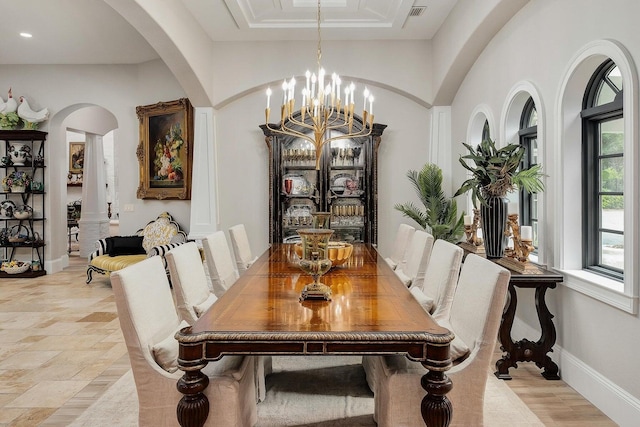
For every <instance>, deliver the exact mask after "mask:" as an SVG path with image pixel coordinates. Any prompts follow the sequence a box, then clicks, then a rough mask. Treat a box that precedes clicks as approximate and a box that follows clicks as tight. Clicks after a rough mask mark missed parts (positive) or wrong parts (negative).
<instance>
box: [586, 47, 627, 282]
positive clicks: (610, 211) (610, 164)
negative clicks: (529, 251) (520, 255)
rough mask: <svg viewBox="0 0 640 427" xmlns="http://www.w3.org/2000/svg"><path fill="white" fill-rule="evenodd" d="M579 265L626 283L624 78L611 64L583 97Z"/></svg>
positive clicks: (599, 71) (609, 62)
mask: <svg viewBox="0 0 640 427" xmlns="http://www.w3.org/2000/svg"><path fill="white" fill-rule="evenodd" d="M581 117H582V129H583V132H582V170H583V174H582V187H583V198H582V200H583V209H582V214H583V218H582V219H583V221H582V224H583V230H582V233H583V242H585V243H584V244H583V254H582V257H583V265H584V268H586V269H588V270H591V271H593V272H595V273H599V274H603V275H606V276H609V277H611V278H614V279H617V280H620V281H622V280H623V279H624V197H625V195H624V174H625V171H624V119H623V87H622V76H621V73H620V70H619V69H618V66H617V65H616V64H615V63H614V62H613V61H612V60H610V59H608V60H606V61H605V62H603V63H602V64H601V65H600V66H599V67H598V68H597V70H596V71H595V73H594V74H593V75H592V77H591V80H590V81H589V84H588V86H587V89H586V91H585V94H584V98H583V109H582V112H581Z"/></svg>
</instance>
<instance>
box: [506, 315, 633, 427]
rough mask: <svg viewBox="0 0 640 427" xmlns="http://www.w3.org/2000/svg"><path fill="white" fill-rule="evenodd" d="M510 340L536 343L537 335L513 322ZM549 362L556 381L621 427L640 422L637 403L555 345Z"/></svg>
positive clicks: (522, 324)
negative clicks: (557, 376) (553, 364)
mask: <svg viewBox="0 0 640 427" xmlns="http://www.w3.org/2000/svg"><path fill="white" fill-rule="evenodd" d="M512 330H513V331H515V333H514V334H513V336H516V337H519V336H523V337H528V338H529V339H533V340H535V339H537V337H539V336H540V331H539V330H535V329H534V328H532V327H531V326H529V325H528V324H526V323H524V322H522V321H520V320H519V319H515V321H514V324H513V328H512ZM550 356H551V359H552V360H553V361H554V362H556V363H557V364H558V366H559V367H560V378H562V380H563V381H564V382H565V383H567V384H568V385H569V386H571V387H572V388H573V389H574V390H576V391H577V392H578V393H580V394H581V395H582V396H583V397H584V398H585V399H587V400H588V401H589V402H591V404H593V405H594V406H595V407H597V408H598V409H600V410H601V411H602V412H603V413H604V414H605V415H606V416H607V417H609V418H611V419H612V420H613V421H614V422H615V423H616V424H618V425H619V426H621V427H627V426H629V427H631V426H637V425H638V420H639V419H640V399H638V398H636V397H635V396H632V395H631V394H629V393H628V392H627V391H626V390H624V389H622V388H620V387H619V386H618V385H617V384H615V383H613V382H612V381H610V380H609V379H608V378H606V377H605V376H603V375H602V374H600V373H599V372H597V371H596V370H594V369H593V368H592V367H591V366H589V365H587V364H586V363H584V362H583V361H582V360H580V359H578V358H577V357H575V356H574V355H572V354H571V353H569V352H567V351H565V350H564V349H563V348H562V347H560V346H558V345H555V346H554V348H553V352H552V353H550Z"/></svg>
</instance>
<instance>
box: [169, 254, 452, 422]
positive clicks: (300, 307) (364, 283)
mask: <svg viewBox="0 0 640 427" xmlns="http://www.w3.org/2000/svg"><path fill="white" fill-rule="evenodd" d="M293 246H294V245H293V244H284V243H283V244H280V243H277V244H272V245H271V246H270V247H269V248H268V249H267V250H266V251H265V252H264V253H263V254H262V255H261V256H260V257H259V258H258V259H257V260H256V261H255V262H254V263H253V264H252V265H251V267H250V268H249V269H248V270H247V271H246V272H244V273H243V274H242V275H241V276H240V278H239V279H238V280H237V281H236V282H235V283H234V284H233V285H232V286H231V287H230V288H229V289H228V290H227V291H226V292H225V294H224V295H222V296H221V297H220V298H219V299H218V300H217V301H216V302H215V303H214V304H213V305H212V306H211V308H210V309H209V310H207V311H206V312H205V313H204V314H203V315H202V316H201V317H200V318H199V319H198V320H197V322H196V323H194V324H193V325H192V326H189V327H186V328H183V329H181V330H180V331H178V332H177V334H176V339H177V340H178V342H179V356H178V366H179V368H180V369H181V370H182V371H184V374H183V376H182V377H181V378H180V379H179V380H178V384H177V388H178V390H179V391H180V392H181V393H182V394H183V397H182V399H180V401H179V402H178V404H177V417H178V422H179V423H180V425H181V426H183V427H186V426H194V427H196V426H202V425H204V423H205V421H206V419H207V417H209V416H215V414H209V402H208V401H207V398H206V396H205V395H204V393H203V391H204V390H205V389H206V387H207V385H208V377H207V376H206V375H205V374H203V373H202V369H203V368H204V367H205V366H206V365H207V363H209V362H213V361H216V360H219V359H220V358H222V357H224V356H226V355H301V356H308V355H318V356H322V355H390V354H403V355H406V356H407V357H408V358H409V359H411V360H414V361H419V362H420V363H422V365H423V366H424V367H425V368H426V369H427V371H426V373H425V375H424V376H422V378H421V379H420V381H421V385H422V388H423V389H424V390H425V396H424V398H423V400H422V404H421V408H411V409H409V410H415V411H421V415H422V419H423V420H424V422H425V424H426V425H427V426H430V427H436V426H437V427H444V426H448V425H449V423H450V421H451V417H452V412H453V407H452V404H451V402H450V400H449V399H448V397H447V396H446V395H447V393H448V392H449V391H450V390H451V388H452V386H453V384H452V382H451V380H450V379H449V378H448V377H447V375H446V371H447V370H448V369H449V368H450V367H451V358H450V353H449V345H450V342H451V340H452V339H453V338H454V335H453V334H452V333H451V332H450V331H449V330H448V329H446V328H443V327H441V326H440V325H438V323H436V321H435V320H433V318H432V317H431V316H430V315H429V314H428V313H427V312H426V311H425V310H424V309H423V308H422V307H421V306H420V305H419V304H418V302H417V301H416V300H415V299H414V297H413V296H412V295H411V293H410V292H409V290H408V289H407V287H406V286H405V285H404V284H403V283H402V282H401V281H400V280H399V279H398V277H397V276H396V274H395V273H394V271H393V270H392V269H391V267H389V265H388V264H387V263H386V262H385V261H384V259H383V258H382V257H381V256H380V254H379V253H378V251H377V249H376V247H375V246H373V245H371V244H365V243H355V244H353V246H354V248H353V253H352V255H351V257H350V258H349V259H348V260H347V262H345V263H344V264H342V265H340V266H335V267H334V268H332V269H331V270H330V271H329V272H328V273H326V274H325V275H323V276H322V277H321V279H320V280H321V282H323V283H324V284H325V285H327V286H329V287H330V288H331V291H332V295H331V300H330V301H324V300H301V299H300V296H301V292H302V289H303V288H304V286H305V285H307V284H309V283H311V282H312V278H311V276H309V275H308V274H306V273H304V272H303V271H302V270H301V269H300V268H299V267H298V265H297V261H298V259H297V255H296V254H295V250H294V247H293Z"/></svg>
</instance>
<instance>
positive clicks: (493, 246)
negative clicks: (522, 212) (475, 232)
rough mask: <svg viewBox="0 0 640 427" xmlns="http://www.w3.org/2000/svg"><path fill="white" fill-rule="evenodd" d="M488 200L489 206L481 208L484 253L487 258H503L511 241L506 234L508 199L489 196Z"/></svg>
mask: <svg viewBox="0 0 640 427" xmlns="http://www.w3.org/2000/svg"><path fill="white" fill-rule="evenodd" d="M486 200H487V205H488V206H485V205H481V206H480V219H481V221H482V238H483V239H484V251H485V253H486V255H487V258H501V257H502V256H503V255H504V248H505V247H506V246H507V242H508V240H509V238H508V237H507V235H506V234H504V231H505V230H506V228H507V199H505V198H504V197H500V196H489V197H487V198H486Z"/></svg>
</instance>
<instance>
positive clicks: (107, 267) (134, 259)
mask: <svg viewBox="0 0 640 427" xmlns="http://www.w3.org/2000/svg"><path fill="white" fill-rule="evenodd" d="M146 258H147V255H146V254H144V255H142V254H141V255H120V256H114V257H111V256H109V255H100V256H97V257H95V258H93V259H92V260H91V262H90V264H91V265H92V266H94V267H97V268H99V269H100V270H104V271H118V270H122V269H123V268H125V267H128V266H130V265H133V264H135V263H138V262H140V261H144V260H145V259H146Z"/></svg>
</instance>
